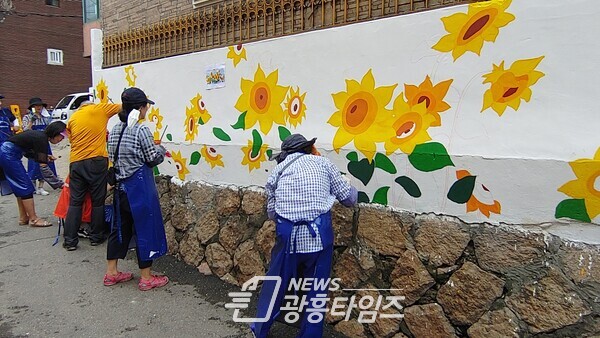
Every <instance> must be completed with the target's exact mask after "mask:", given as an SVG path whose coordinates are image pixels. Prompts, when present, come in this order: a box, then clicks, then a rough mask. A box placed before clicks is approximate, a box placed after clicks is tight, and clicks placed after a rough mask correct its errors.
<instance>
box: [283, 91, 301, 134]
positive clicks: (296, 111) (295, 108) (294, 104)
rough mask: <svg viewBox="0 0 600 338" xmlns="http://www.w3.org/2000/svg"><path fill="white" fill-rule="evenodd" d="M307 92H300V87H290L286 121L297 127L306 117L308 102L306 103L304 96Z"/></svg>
mask: <svg viewBox="0 0 600 338" xmlns="http://www.w3.org/2000/svg"><path fill="white" fill-rule="evenodd" d="M305 97H306V93H303V94H300V88H298V87H296V90H294V89H293V88H290V91H289V93H288V96H287V101H286V102H285V115H284V118H285V121H286V122H287V123H289V124H290V125H291V126H294V128H295V127H297V126H298V125H299V124H301V123H302V120H303V119H305V118H306V104H304V98H305Z"/></svg>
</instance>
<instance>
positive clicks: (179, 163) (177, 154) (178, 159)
mask: <svg viewBox="0 0 600 338" xmlns="http://www.w3.org/2000/svg"><path fill="white" fill-rule="evenodd" d="M171 158H172V159H173V161H174V162H175V167H176V168H177V177H179V179H180V180H182V181H183V180H185V176H186V175H187V174H189V173H190V171H189V170H188V168H187V166H186V161H187V159H186V158H185V157H183V156H181V151H173V152H171Z"/></svg>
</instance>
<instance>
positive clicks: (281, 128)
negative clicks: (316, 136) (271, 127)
mask: <svg viewBox="0 0 600 338" xmlns="http://www.w3.org/2000/svg"><path fill="white" fill-rule="evenodd" d="M277 129H278V130H279V139H280V140H281V142H283V141H284V140H285V139H286V138H288V136H290V135H292V133H291V132H290V131H289V130H288V129H287V128H286V127H284V126H279V128H277Z"/></svg>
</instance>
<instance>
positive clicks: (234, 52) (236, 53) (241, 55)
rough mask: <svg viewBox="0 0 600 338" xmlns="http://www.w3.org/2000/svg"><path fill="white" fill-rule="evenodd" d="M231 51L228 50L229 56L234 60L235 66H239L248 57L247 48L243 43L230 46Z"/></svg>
mask: <svg viewBox="0 0 600 338" xmlns="http://www.w3.org/2000/svg"><path fill="white" fill-rule="evenodd" d="M228 49H229V51H228V52H227V58H228V59H231V61H233V67H234V68H235V67H237V65H238V63H240V62H241V61H242V59H244V60H248V59H246V48H244V47H243V46H242V44H239V45H235V46H229V48H228Z"/></svg>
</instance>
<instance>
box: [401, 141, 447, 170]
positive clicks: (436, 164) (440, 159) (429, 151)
mask: <svg viewBox="0 0 600 338" xmlns="http://www.w3.org/2000/svg"><path fill="white" fill-rule="evenodd" d="M408 160H409V161H410V163H411V164H412V165H413V167H415V169H417V170H420V171H426V172H429V171H435V170H439V169H442V168H444V167H447V166H454V163H453V162H452V159H451V158H450V156H449V155H448V151H447V150H446V147H444V145H443V144H441V143H438V142H429V143H423V144H419V145H417V146H416V147H415V150H414V151H413V152H412V154H410V155H408Z"/></svg>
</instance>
